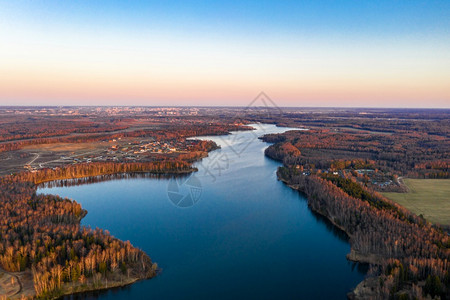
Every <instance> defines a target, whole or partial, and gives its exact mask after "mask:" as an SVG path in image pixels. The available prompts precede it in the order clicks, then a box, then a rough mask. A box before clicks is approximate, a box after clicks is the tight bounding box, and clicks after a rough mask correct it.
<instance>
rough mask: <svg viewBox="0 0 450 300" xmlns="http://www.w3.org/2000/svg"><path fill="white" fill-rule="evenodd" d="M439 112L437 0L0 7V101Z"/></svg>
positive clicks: (448, 98)
mask: <svg viewBox="0 0 450 300" xmlns="http://www.w3.org/2000/svg"><path fill="white" fill-rule="evenodd" d="M261 91H264V92H265V93H266V94H267V95H268V96H269V97H270V98H271V99H272V100H273V102H275V103H276V104H277V105H278V106H297V107H303V106H313V107H322V106H323V107H327V106H331V107H404V108H408V107H411V108H413V107H429V108H435V107H437V108H450V1H448V0H444V1H415V0H404V1H394V0H392V1H384V0H377V1H360V0H358V1H356V0H355V1H346V0H342V1H322V0H316V1H313V0H311V1H300V0H298V1H289V0H285V1H276V0H274V1H265V0H259V1H245V0H241V1H233V0H230V1H199V0H197V1H191V0H186V1H170V0H168V1H113V0H109V1H100V0H97V1H92V0H88V1H82V0H78V1H39V0H34V1H20V0H14V1H3V0H0V105H149V106H157V105H169V106H180V105H193V106H214V105H220V106H223V105H232V106H236V105H242V106H246V105H247V104H249V103H251V102H252V100H253V99H254V98H255V97H256V96H257V95H258V94H259V93H260V92H261Z"/></svg>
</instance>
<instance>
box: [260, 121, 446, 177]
mask: <svg viewBox="0 0 450 300" xmlns="http://www.w3.org/2000/svg"><path fill="white" fill-rule="evenodd" d="M263 140H265V141H267V142H275V143H281V142H283V143H287V142H289V143H291V144H292V145H293V146H295V148H297V149H298V150H299V151H301V153H302V155H301V156H299V155H297V156H292V155H287V153H285V152H286V151H284V149H283V148H280V147H279V146H277V145H278V144H275V145H274V146H271V147H269V148H268V149H267V153H268V155H270V156H273V157H274V158H279V157H281V156H283V158H284V159H285V160H286V161H285V163H286V164H288V165H294V164H295V165H302V166H303V167H305V168H310V169H333V170H338V169H342V168H346V167H350V168H355V169H358V168H373V169H378V170H380V171H382V172H385V173H388V174H391V175H394V174H397V175H398V176H408V177H414V178H450V172H449V166H450V158H449V156H448V153H449V152H450V139H448V138H443V137H439V136H433V135H428V134H427V133H417V132H414V133H402V134H400V133H395V134H390V135H387V134H364V133H358V132H335V131H332V130H328V129H320V130H307V131H288V132H286V133H284V134H281V135H274V134H270V135H266V136H264V137H263ZM283 153H284V154H285V155H283ZM348 162H350V163H348Z"/></svg>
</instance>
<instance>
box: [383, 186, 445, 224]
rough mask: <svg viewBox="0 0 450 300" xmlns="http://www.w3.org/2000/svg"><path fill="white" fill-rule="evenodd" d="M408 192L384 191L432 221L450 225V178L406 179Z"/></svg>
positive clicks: (388, 196)
mask: <svg viewBox="0 0 450 300" xmlns="http://www.w3.org/2000/svg"><path fill="white" fill-rule="evenodd" d="M403 181H404V183H405V184H406V185H407V187H408V190H409V191H408V193H383V195H384V196H386V197H387V198H389V199H391V200H393V201H395V202H397V203H398V204H400V205H402V206H404V207H406V208H407V209H409V210H410V211H412V212H413V213H415V214H416V215H420V214H422V215H423V216H424V217H425V219H427V220H428V221H430V222H432V223H438V224H441V225H450V179H404V180H403Z"/></svg>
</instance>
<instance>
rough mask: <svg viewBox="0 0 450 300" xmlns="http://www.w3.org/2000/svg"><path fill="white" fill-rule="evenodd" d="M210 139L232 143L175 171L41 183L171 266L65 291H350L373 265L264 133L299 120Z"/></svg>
mask: <svg viewBox="0 0 450 300" xmlns="http://www.w3.org/2000/svg"><path fill="white" fill-rule="evenodd" d="M253 126H254V127H255V128H257V130H255V131H251V132H250V131H241V132H233V133H232V134H230V135H227V136H220V137H219V136H212V137H201V139H210V140H213V141H215V142H216V143H217V144H218V145H220V146H221V147H222V148H221V149H219V150H215V151H213V152H211V153H210V156H209V157H207V158H205V159H203V160H202V161H201V162H199V163H196V166H197V167H198V169H199V171H198V172H196V173H195V174H193V175H190V176H182V177H177V178H175V179H173V178H127V179H115V180H110V181H103V182H98V183H93V184H84V185H77V186H68V187H51V188H49V187H41V188H39V192H40V193H50V194H57V195H60V196H62V197H68V198H71V199H74V200H76V201H77V202H79V203H81V205H82V206H83V208H85V209H87V211H88V214H87V216H86V217H85V218H84V219H83V220H82V224H83V225H85V226H91V227H92V228H95V227H99V228H103V229H106V230H108V231H109V232H110V233H111V234H112V235H113V236H115V237H117V238H119V239H121V240H130V241H131V243H132V244H133V245H134V246H136V247H139V248H141V249H143V250H144V251H145V252H146V253H147V254H148V255H149V256H150V257H151V258H152V260H153V261H154V262H156V263H158V265H159V267H160V268H162V272H161V274H160V275H158V276H157V277H155V278H153V279H151V280H146V281H140V282H137V283H135V284H133V285H131V286H128V287H125V288H118V289H114V290H109V291H104V292H97V293H91V294H85V295H77V296H69V297H65V299H233V298H235V299H237V298H239V299H274V298H280V299H346V293H347V292H349V291H350V290H351V289H352V288H354V287H355V286H356V285H357V284H358V283H359V282H360V281H362V280H363V279H364V275H365V271H366V270H365V268H364V266H361V265H359V264H355V263H352V262H349V261H347V260H346V258H345V255H346V254H347V253H348V252H349V251H350V246H349V244H348V242H347V240H346V237H345V235H344V234H342V233H341V232H339V231H338V230H336V229H334V228H333V227H332V226H331V225H330V224H329V223H328V222H327V221H326V220H324V219H323V218H321V217H319V216H317V215H316V214H314V213H312V212H311V210H310V209H309V208H308V206H307V201H306V199H305V198H304V197H303V196H302V195H301V194H299V193H298V192H296V191H294V190H292V189H290V188H289V187H288V186H286V185H284V184H283V183H282V182H280V181H277V178H276V170H277V167H278V166H280V163H279V162H276V161H273V160H271V159H269V158H267V157H265V156H264V149H265V148H266V147H267V146H268V145H269V144H267V143H265V142H262V141H261V140H259V139H257V137H258V136H261V135H263V134H266V133H280V132H284V131H286V130H290V128H280V127H276V126H274V125H261V124H256V125H253Z"/></svg>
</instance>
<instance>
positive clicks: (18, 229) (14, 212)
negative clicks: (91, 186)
mask: <svg viewBox="0 0 450 300" xmlns="http://www.w3.org/2000/svg"><path fill="white" fill-rule="evenodd" d="M43 174H45V173H43ZM61 174H63V173H61ZM64 174H65V173H64ZM46 175H49V174H46ZM25 178H26V177H24V176H7V177H3V178H1V179H0V190H1V191H2V193H1V194H0V267H2V268H3V269H5V270H7V271H11V272H17V271H23V270H26V269H31V270H32V273H33V282H34V287H35V291H36V295H37V296H38V297H41V298H53V297H56V296H58V295H60V294H61V293H63V292H64V290H65V289H67V288H68V287H69V286H70V287H73V286H80V287H83V286H90V287H98V286H104V282H105V280H108V279H110V280H111V281H113V280H118V279H120V280H124V281H126V280H129V279H130V278H149V277H152V276H154V275H155V272H156V265H155V264H152V262H151V260H150V258H149V257H148V256H147V255H146V254H145V253H144V252H142V251H141V250H139V249H136V248H134V247H133V246H132V245H131V244H130V243H129V242H122V241H120V240H118V239H116V238H114V237H112V236H111V235H110V234H109V233H108V232H106V231H102V230H99V229H96V230H91V229H89V228H85V227H81V226H80V220H81V218H83V216H84V215H85V214H86V211H85V210H83V209H82V208H81V206H80V205H79V204H78V203H76V202H74V201H70V200H68V199H62V198H60V197H58V196H53V195H37V194H36V188H35V185H34V184H33V183H31V182H25V181H24V179H25ZM44 178H48V177H40V175H39V176H38V177H36V178H35V180H36V179H39V180H42V179H44Z"/></svg>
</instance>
